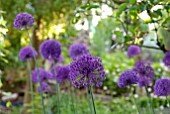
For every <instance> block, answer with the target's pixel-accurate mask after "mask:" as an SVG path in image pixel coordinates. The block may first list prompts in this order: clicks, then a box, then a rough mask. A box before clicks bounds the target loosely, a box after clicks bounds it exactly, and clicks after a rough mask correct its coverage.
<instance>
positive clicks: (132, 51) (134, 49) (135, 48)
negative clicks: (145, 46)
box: [127, 45, 141, 57]
mask: <svg viewBox="0 0 170 114" xmlns="http://www.w3.org/2000/svg"><path fill="white" fill-rule="evenodd" d="M140 52H141V50H140V47H139V46H136V45H131V46H130V47H129V48H128V52H127V56H128V57H134V56H136V55H138V54H139V53H140Z"/></svg>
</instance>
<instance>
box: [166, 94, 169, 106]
mask: <svg viewBox="0 0 170 114" xmlns="http://www.w3.org/2000/svg"><path fill="white" fill-rule="evenodd" d="M166 101H167V103H168V104H167V106H168V108H169V100H168V96H166Z"/></svg>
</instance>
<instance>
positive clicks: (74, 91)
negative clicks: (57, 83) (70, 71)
mask: <svg viewBox="0 0 170 114" xmlns="http://www.w3.org/2000/svg"><path fill="white" fill-rule="evenodd" d="M73 93H74V95H73V98H74V100H75V109H76V113H75V114H78V110H77V99H76V98H75V95H76V90H75V88H74V87H73Z"/></svg>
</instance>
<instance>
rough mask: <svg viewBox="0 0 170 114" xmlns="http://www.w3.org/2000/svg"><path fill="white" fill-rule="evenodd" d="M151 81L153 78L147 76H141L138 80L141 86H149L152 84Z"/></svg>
mask: <svg viewBox="0 0 170 114" xmlns="http://www.w3.org/2000/svg"><path fill="white" fill-rule="evenodd" d="M151 82H152V80H151V79H150V78H148V77H146V76H144V77H140V78H139V80H138V84H139V87H143V86H148V85H150V84H151Z"/></svg>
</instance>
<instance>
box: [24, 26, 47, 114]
mask: <svg viewBox="0 0 170 114" xmlns="http://www.w3.org/2000/svg"><path fill="white" fill-rule="evenodd" d="M26 31H27V35H28V37H29V39H30V46H31V47H32V48H31V49H32V52H33V53H34V50H33V45H32V39H31V37H30V36H29V33H28V29H27V28H26ZM34 62H35V67H36V68H37V69H38V62H37V60H36V57H35V55H34ZM36 71H37V75H38V82H39V84H40V95H41V102H42V108H43V114H46V111H45V105H44V98H43V92H42V86H41V82H40V74H39V70H36Z"/></svg>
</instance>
